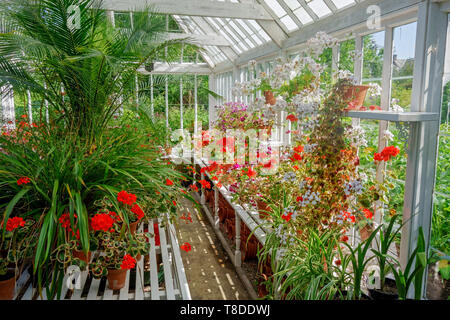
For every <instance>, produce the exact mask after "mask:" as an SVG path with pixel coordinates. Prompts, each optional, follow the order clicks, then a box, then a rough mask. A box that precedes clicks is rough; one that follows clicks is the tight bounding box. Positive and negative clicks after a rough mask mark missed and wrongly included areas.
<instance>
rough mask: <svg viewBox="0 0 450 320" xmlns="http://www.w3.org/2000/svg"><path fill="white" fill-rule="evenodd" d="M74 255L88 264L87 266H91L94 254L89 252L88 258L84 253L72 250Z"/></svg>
mask: <svg viewBox="0 0 450 320" xmlns="http://www.w3.org/2000/svg"><path fill="white" fill-rule="evenodd" d="M72 255H73V257H74V258H78V259H80V260H81V261H84V262H86V264H89V262H90V261H91V257H92V252H90V251H88V253H87V256H86V254H85V253H84V252H83V251H78V250H76V249H74V250H72Z"/></svg>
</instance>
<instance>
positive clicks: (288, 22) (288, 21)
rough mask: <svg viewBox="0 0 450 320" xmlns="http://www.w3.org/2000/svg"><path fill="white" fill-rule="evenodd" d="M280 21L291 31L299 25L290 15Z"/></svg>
mask: <svg viewBox="0 0 450 320" xmlns="http://www.w3.org/2000/svg"><path fill="white" fill-rule="evenodd" d="M280 21H281V22H282V23H283V24H284V25H285V26H286V28H287V29H288V30H289V31H294V30H296V29H298V25H297V24H296V23H295V22H294V20H292V19H291V17H289V16H285V17H283V18H281V19H280Z"/></svg>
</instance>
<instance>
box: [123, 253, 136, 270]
mask: <svg viewBox="0 0 450 320" xmlns="http://www.w3.org/2000/svg"><path fill="white" fill-rule="evenodd" d="M135 266H136V259H134V258H133V257H132V256H130V255H129V254H126V255H125V256H124V257H123V260H122V264H121V265H120V269H122V270H129V269H133V268H134V267H135Z"/></svg>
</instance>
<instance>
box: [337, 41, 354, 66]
mask: <svg viewBox="0 0 450 320" xmlns="http://www.w3.org/2000/svg"><path fill="white" fill-rule="evenodd" d="M354 53H355V39H350V40H347V41H343V42H341V43H340V45H339V69H341V70H348V71H350V72H352V73H354V72H355V57H354Z"/></svg>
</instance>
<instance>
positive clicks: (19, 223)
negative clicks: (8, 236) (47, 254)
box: [6, 217, 25, 231]
mask: <svg viewBox="0 0 450 320" xmlns="http://www.w3.org/2000/svg"><path fill="white" fill-rule="evenodd" d="M23 226H25V220H23V218H21V217H13V218H9V219H8V221H7V222H6V231H13V230H15V229H17V228H19V227H23Z"/></svg>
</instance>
